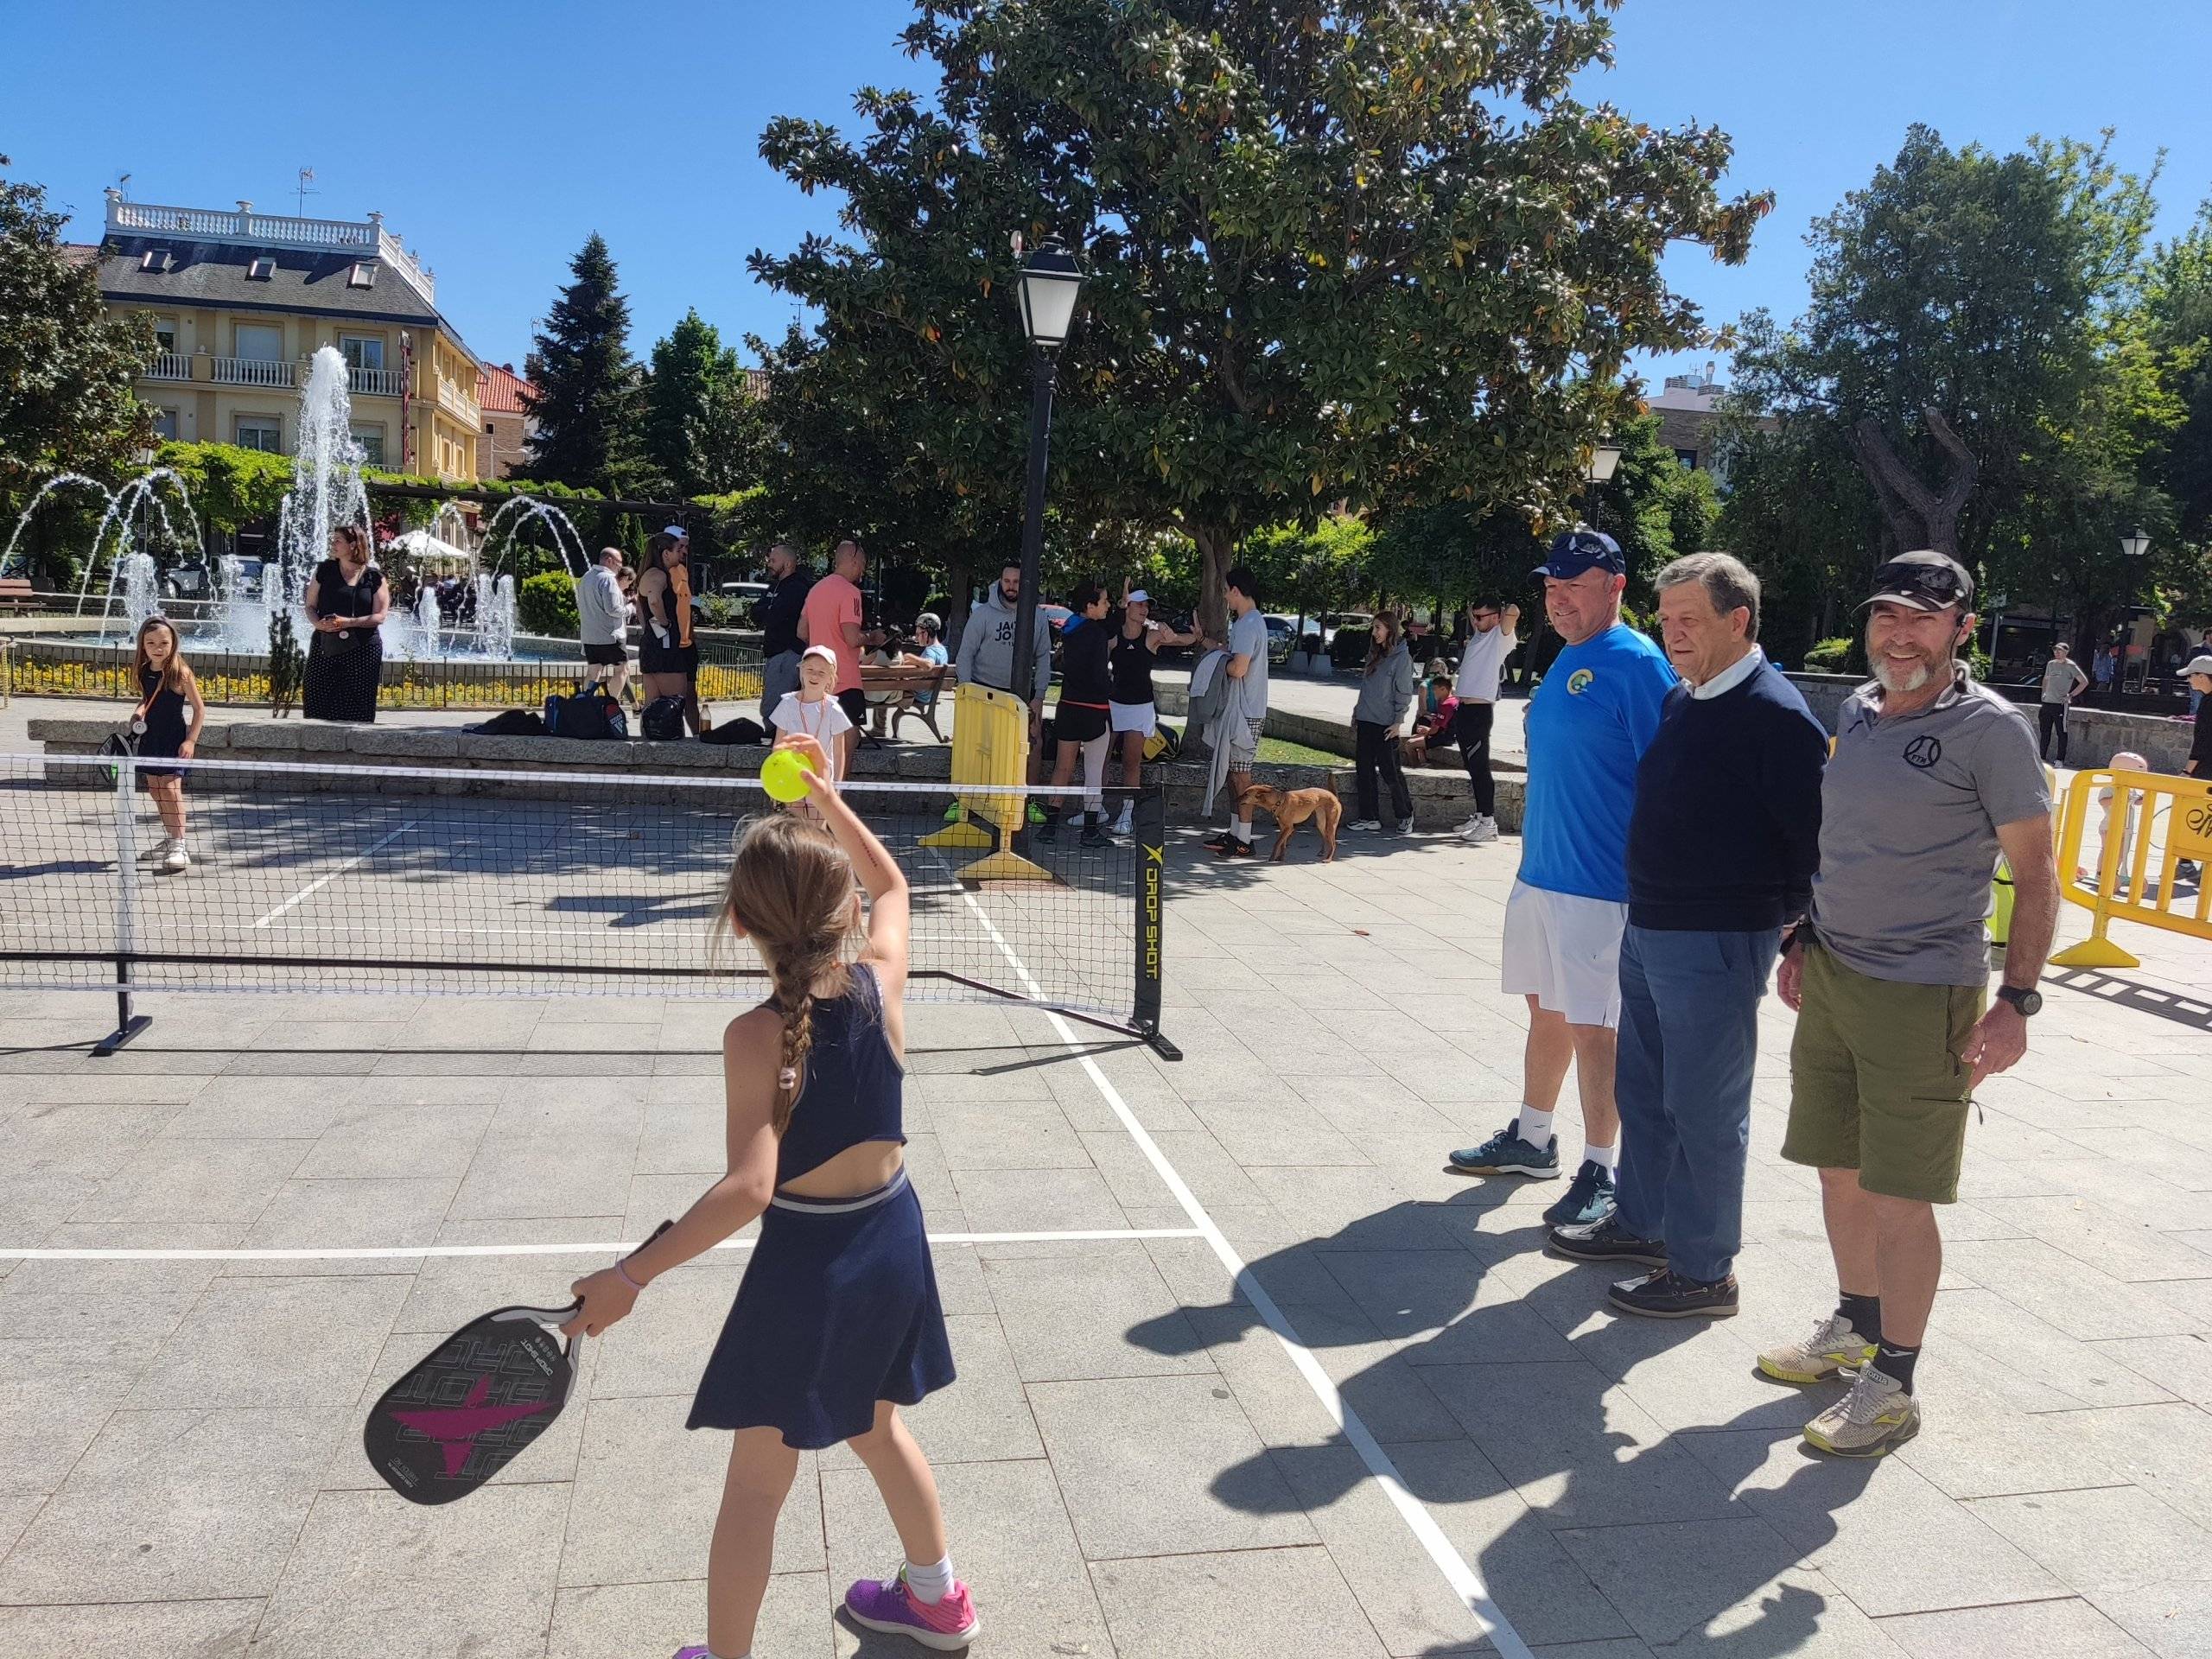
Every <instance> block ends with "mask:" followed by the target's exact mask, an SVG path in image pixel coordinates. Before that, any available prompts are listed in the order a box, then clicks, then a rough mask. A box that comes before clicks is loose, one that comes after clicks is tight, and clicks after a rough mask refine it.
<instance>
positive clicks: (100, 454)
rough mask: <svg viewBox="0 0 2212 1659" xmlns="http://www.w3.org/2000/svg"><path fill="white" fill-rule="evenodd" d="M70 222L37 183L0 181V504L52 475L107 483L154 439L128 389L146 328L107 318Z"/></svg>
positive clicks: (144, 322)
mask: <svg viewBox="0 0 2212 1659" xmlns="http://www.w3.org/2000/svg"><path fill="white" fill-rule="evenodd" d="M7 165H8V158H7V157H6V156H0V168H5V167H6V166H7ZM66 219H67V216H66V215H64V214H61V213H55V212H54V211H53V210H52V209H50V208H49V207H47V205H46V191H45V190H44V188H42V187H41V186H39V185H35V184H28V183H24V182H22V181H17V180H14V179H8V178H4V177H0V504H5V503H9V502H11V501H12V502H17V503H20V502H21V501H22V500H23V499H24V498H25V497H26V496H27V495H28V494H29V492H30V491H32V490H34V489H35V488H36V487H37V486H38V484H39V483H40V481H41V480H42V479H43V478H45V477H47V476H48V475H50V474H54V473H58V472H83V473H89V474H94V475H96V476H105V477H106V478H109V479H111V480H112V479H113V478H114V477H115V476H116V475H118V474H121V473H123V472H124V471H125V470H127V469H130V467H131V466H132V464H133V460H134V457H135V455H136V454H137V451H138V450H140V449H142V448H146V447H147V446H148V445H149V444H150V443H151V442H153V433H154V426H153V411H152V410H149V409H148V408H147V407H146V405H144V404H142V403H140V402H139V401H138V397H137V391H135V389H134V388H135V385H136V383H137V377H138V375H139V373H140V372H141V371H142V370H143V369H144V367H145V366H146V363H147V361H148V359H149V358H151V357H152V355H153V353H154V330H153V324H152V322H151V321H149V319H148V318H146V317H144V316H143V315H132V316H126V317H111V316H110V315H108V310H107V306H106V304H105V302H104V301H103V300H102V299H101V298H100V287H99V272H98V270H97V269H96V268H95V267H94V266H92V265H90V264H79V263H78V262H76V261H75V260H73V259H72V258H71V257H69V256H68V254H67V252H66V251H64V250H63V247H62V244H61V227H62V226H63V224H64V223H65V222H66ZM49 499H52V498H49ZM71 506H72V504H71V503H68V502H59V503H57V510H59V511H64V512H66V511H69V510H71ZM14 518H15V514H14V513H13V512H8V513H7V514H6V522H7V523H9V524H13V522H14Z"/></svg>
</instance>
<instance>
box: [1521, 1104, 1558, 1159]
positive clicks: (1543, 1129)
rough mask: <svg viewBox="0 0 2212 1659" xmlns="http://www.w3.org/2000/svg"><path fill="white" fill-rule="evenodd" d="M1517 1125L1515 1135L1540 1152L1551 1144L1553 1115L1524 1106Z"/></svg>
mask: <svg viewBox="0 0 2212 1659" xmlns="http://www.w3.org/2000/svg"><path fill="white" fill-rule="evenodd" d="M1515 1123H1516V1126H1517V1127H1516V1128H1515V1130H1514V1133H1515V1134H1516V1135H1519V1136H1520V1137H1521V1138H1522V1140H1523V1141H1527V1142H1528V1143H1529V1145H1530V1146H1532V1147H1535V1148H1536V1149H1537V1150H1538V1151H1539V1152H1541V1151H1542V1150H1543V1149H1544V1147H1547V1146H1549V1145H1550V1144H1551V1138H1552V1115H1551V1114H1550V1113H1549V1112H1540V1111H1538V1110H1537V1109H1535V1107H1533V1106H1526V1105H1524V1106H1523V1107H1522V1109H1521V1116H1519V1117H1518V1118H1516V1120H1515Z"/></svg>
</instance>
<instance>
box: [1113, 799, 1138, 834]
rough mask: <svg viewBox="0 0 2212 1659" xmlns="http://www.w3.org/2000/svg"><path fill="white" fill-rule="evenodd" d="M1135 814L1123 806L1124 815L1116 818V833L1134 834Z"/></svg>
mask: <svg viewBox="0 0 2212 1659" xmlns="http://www.w3.org/2000/svg"><path fill="white" fill-rule="evenodd" d="M1135 816H1136V815H1135V813H1134V812H1133V811H1131V810H1130V809H1129V808H1128V807H1126V806H1125V807H1123V808H1122V816H1121V817H1118V818H1116V819H1115V820H1114V833H1115V834H1116V835H1117V836H1126V835H1129V834H1132V833H1133V832H1134V830H1135V823H1134V820H1135Z"/></svg>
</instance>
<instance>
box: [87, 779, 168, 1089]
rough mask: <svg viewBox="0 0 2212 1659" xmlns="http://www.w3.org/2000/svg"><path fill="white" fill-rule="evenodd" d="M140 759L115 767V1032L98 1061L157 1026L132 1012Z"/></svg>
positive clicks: (98, 1046) (96, 1053)
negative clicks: (134, 804)
mask: <svg viewBox="0 0 2212 1659" xmlns="http://www.w3.org/2000/svg"><path fill="white" fill-rule="evenodd" d="M137 764H138V762H137V756H136V755H130V754H124V755H118V756H117V757H116V766H115V869H116V874H115V1029H114V1030H113V1031H111V1032H110V1033H108V1034H107V1035H106V1036H105V1037H103V1038H101V1039H99V1041H98V1042H97V1043H94V1044H93V1045H92V1054H93V1057H94V1058H98V1059H105V1058H107V1057H108V1056H109V1055H111V1054H112V1053H114V1052H115V1051H116V1050H117V1049H118V1048H121V1047H122V1046H124V1044H125V1043H127V1042H129V1041H130V1039H132V1038H133V1037H136V1036H137V1034H138V1033H140V1032H142V1031H143V1030H145V1029H146V1027H148V1026H150V1025H151V1024H153V1023H154V1022H153V1020H151V1019H149V1018H148V1017H147V1016H146V1015H145V1014H134V1013H132V1012H131V1008H130V953H131V950H132V949H133V948H134V947H135V946H136V944H137V932H136V928H135V923H136V920H137V905H138V847H137V825H136V823H134V822H133V820H132V817H131V798H132V797H133V795H135V794H136V793H137V787H138V772H137Z"/></svg>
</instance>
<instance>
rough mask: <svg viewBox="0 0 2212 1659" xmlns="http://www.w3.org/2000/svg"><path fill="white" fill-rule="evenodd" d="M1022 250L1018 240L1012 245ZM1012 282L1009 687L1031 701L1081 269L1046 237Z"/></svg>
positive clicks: (1015, 694) (1073, 257)
mask: <svg viewBox="0 0 2212 1659" xmlns="http://www.w3.org/2000/svg"><path fill="white" fill-rule="evenodd" d="M1015 251H1016V252H1019V251H1020V245H1019V244H1018V243H1017V245H1016V247H1015ZM1016 286H1017V288H1018V289H1019V291H1020V296H1021V328H1022V332H1023V333H1024V334H1027V336H1028V337H1029V499H1028V504H1027V508H1026V509H1025V511H1024V512H1023V515H1022V520H1021V600H1020V604H1019V605H1018V606H1017V607H1015V612H1014V683H1013V684H1012V685H1011V686H1009V687H1008V688H1007V690H1011V691H1012V692H1013V693H1014V696H1018V697H1020V699H1021V700H1022V701H1023V702H1028V701H1030V695H1029V687H1030V684H1031V677H1032V676H1033V675H1034V674H1035V673H1036V671H1037V644H1036V637H1035V635H1036V627H1037V590H1038V587H1039V583H1040V582H1041V581H1042V580H1043V569H1042V568H1043V564H1044V556H1045V464H1046V456H1047V454H1048V453H1049V451H1050V448H1051V444H1052V387H1053V384H1054V382H1055V381H1056V379H1057V378H1058V375H1059V365H1060V347H1061V346H1065V344H1066V343H1067V339H1068V335H1069V334H1071V333H1072V332H1073V331H1074V328H1075V310H1076V302H1077V299H1078V298H1079V297H1081V295H1082V292H1083V269H1082V267H1081V266H1079V265H1078V264H1076V260H1075V256H1074V255H1073V254H1071V253H1070V252H1069V251H1067V250H1066V249H1065V248H1064V247H1062V246H1061V245H1059V243H1058V242H1057V241H1047V242H1046V244H1045V245H1043V246H1042V247H1040V248H1039V249H1038V250H1037V251H1035V252H1033V253H1032V254H1031V255H1030V256H1029V257H1028V258H1027V259H1026V260H1024V261H1023V262H1022V265H1021V270H1020V272H1019V273H1018V281H1017V283H1016Z"/></svg>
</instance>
